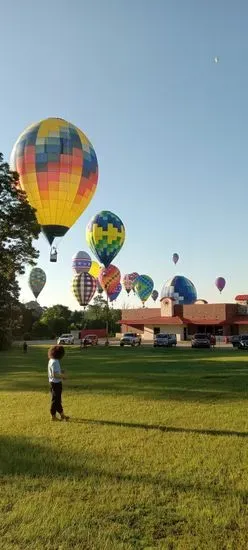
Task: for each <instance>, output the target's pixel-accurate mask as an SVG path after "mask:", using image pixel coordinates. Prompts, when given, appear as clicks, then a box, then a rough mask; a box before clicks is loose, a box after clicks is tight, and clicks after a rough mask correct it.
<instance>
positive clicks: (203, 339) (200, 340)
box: [191, 333, 210, 348]
mask: <svg viewBox="0 0 248 550" xmlns="http://www.w3.org/2000/svg"><path fill="white" fill-rule="evenodd" d="M191 347H192V348H210V338H209V336H208V335H207V334H201V333H197V334H195V335H194V336H193V338H192V340H191Z"/></svg>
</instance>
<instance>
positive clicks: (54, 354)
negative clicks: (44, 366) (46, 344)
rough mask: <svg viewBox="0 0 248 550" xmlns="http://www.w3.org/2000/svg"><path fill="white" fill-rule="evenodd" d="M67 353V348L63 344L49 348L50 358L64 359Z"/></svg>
mask: <svg viewBox="0 0 248 550" xmlns="http://www.w3.org/2000/svg"><path fill="white" fill-rule="evenodd" d="M64 355H65V348H64V347H63V346H52V347H51V348H50V349H49V350H48V359H62V357H63V356H64Z"/></svg>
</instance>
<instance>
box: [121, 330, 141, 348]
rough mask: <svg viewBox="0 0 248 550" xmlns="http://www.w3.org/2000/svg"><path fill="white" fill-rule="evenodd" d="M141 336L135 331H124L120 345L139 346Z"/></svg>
mask: <svg viewBox="0 0 248 550" xmlns="http://www.w3.org/2000/svg"><path fill="white" fill-rule="evenodd" d="M140 344H141V336H139V334H137V333H136V332H125V334H123V336H122V337H121V339H120V346H122V347H123V346H140Z"/></svg>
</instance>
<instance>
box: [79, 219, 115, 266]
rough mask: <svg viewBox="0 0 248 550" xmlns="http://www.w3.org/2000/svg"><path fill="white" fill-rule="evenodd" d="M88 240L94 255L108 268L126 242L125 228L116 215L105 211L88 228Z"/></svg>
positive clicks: (92, 220) (91, 221)
mask: <svg viewBox="0 0 248 550" xmlns="http://www.w3.org/2000/svg"><path fill="white" fill-rule="evenodd" d="M86 240H87V243H88V245H89V247H90V249H91V250H92V252H93V254H94V255H95V256H96V257H97V258H98V260H99V261H100V262H101V263H102V264H103V265H104V267H108V266H109V265H110V264H111V262H112V260H113V259H114V257H115V256H116V254H118V252H119V251H120V249H121V247H122V245H123V243H124V240H125V227H124V225H123V223H122V221H121V220H120V218H119V217H118V216H116V214H113V213H112V212H109V211H108V210H103V211H102V212H99V214H96V216H94V217H93V218H92V219H91V220H90V222H89V224H88V226H87V228H86Z"/></svg>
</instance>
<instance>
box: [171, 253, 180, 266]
mask: <svg viewBox="0 0 248 550" xmlns="http://www.w3.org/2000/svg"><path fill="white" fill-rule="evenodd" d="M172 260H173V262H174V264H177V262H178V260H179V255H178V254H177V253H176V252H174V254H173V256H172Z"/></svg>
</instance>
